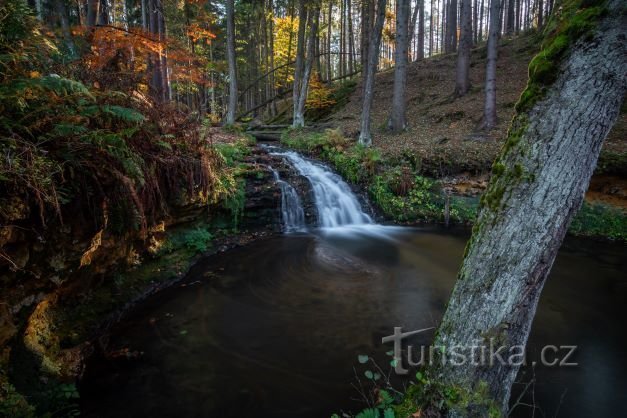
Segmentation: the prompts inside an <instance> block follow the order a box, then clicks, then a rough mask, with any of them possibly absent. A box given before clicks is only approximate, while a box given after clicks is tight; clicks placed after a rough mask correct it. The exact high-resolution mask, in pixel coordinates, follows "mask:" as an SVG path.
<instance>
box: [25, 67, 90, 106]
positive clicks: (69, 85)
mask: <svg viewBox="0 0 627 418" xmlns="http://www.w3.org/2000/svg"><path fill="white" fill-rule="evenodd" d="M32 81H33V82H34V83H36V84H39V85H40V86H41V87H43V88H45V89H47V90H51V91H53V92H55V93H56V94H57V95H58V96H70V95H73V94H76V95H82V96H85V97H88V98H90V99H91V100H92V101H94V102H95V101H96V98H95V97H94V96H93V95H92V94H91V92H90V91H89V89H88V88H87V87H86V86H85V85H84V84H83V83H81V82H79V81H75V80H70V79H68V78H63V77H59V76H58V75H55V74H53V75H47V76H45V77H41V78H36V79H33V80H32Z"/></svg>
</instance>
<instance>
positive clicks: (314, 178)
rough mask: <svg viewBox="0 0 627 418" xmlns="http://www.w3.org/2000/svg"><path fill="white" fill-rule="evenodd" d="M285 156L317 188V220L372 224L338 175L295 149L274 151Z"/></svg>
mask: <svg viewBox="0 0 627 418" xmlns="http://www.w3.org/2000/svg"><path fill="white" fill-rule="evenodd" d="M271 154H272V155H279V156H282V157H285V158H286V159H287V160H288V161H289V162H290V163H291V164H292V165H293V166H294V168H295V169H296V170H297V171H298V172H299V173H300V174H301V175H303V176H304V177H306V178H307V179H308V180H309V182H310V183H311V187H312V189H313V192H314V198H315V204H316V209H317V210H318V223H319V224H320V226H321V227H323V228H331V227H338V226H347V225H368V224H372V223H373V221H372V218H371V217H370V216H368V215H367V214H366V213H364V211H363V210H362V208H361V205H360V204H359V201H358V200H357V197H356V196H355V194H354V193H353V191H352V190H351V188H350V187H349V186H348V184H346V182H345V181H344V180H343V179H342V177H340V176H339V175H337V174H335V173H333V172H332V171H331V170H329V169H328V168H326V167H325V166H323V165H322V164H317V163H314V162H311V161H308V160H306V159H305V158H303V157H301V156H300V155H299V154H298V153H296V152H293V151H280V152H272V153H271Z"/></svg>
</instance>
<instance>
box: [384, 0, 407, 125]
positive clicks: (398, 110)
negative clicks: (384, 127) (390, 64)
mask: <svg viewBox="0 0 627 418" xmlns="http://www.w3.org/2000/svg"><path fill="white" fill-rule="evenodd" d="M397 9H398V10H397V13H396V49H395V51H394V95H393V97H392V111H391V113H390V119H389V121H388V129H389V130H391V131H392V132H394V133H398V132H401V131H403V130H405V128H406V127H407V121H406V120H405V109H406V106H405V89H406V87H407V45H408V33H407V32H408V31H407V17H408V14H409V0H398V3H397Z"/></svg>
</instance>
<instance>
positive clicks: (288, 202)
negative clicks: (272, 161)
mask: <svg viewBox="0 0 627 418" xmlns="http://www.w3.org/2000/svg"><path fill="white" fill-rule="evenodd" d="M268 169H270V171H272V175H273V176H274V180H275V181H276V182H277V184H278V185H279V187H280V188H281V218H282V222H283V231H284V232H299V231H304V230H305V211H304V210H303V205H302V203H301V201H300V197H298V193H297V192H296V189H294V188H293V187H292V185H291V184H289V183H288V182H286V181H283V180H281V177H280V176H279V172H278V171H276V170H275V169H274V168H272V167H270V166H268Z"/></svg>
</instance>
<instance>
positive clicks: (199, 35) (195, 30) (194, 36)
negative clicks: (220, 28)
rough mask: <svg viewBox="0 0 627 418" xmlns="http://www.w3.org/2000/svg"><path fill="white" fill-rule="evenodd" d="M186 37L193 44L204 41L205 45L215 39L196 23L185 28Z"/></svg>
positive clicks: (211, 33)
mask: <svg viewBox="0 0 627 418" xmlns="http://www.w3.org/2000/svg"><path fill="white" fill-rule="evenodd" d="M187 36H189V38H190V39H191V40H192V41H193V42H198V41H201V40H204V41H205V42H206V43H207V44H209V43H211V40H212V39H215V38H216V35H215V34H214V33H213V32H211V31H208V30H207V29H205V28H202V27H200V25H199V24H197V23H192V24H191V25H189V26H188V27H187Z"/></svg>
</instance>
